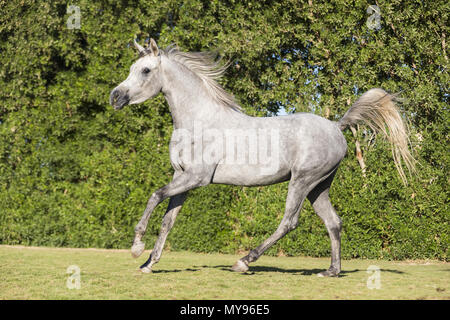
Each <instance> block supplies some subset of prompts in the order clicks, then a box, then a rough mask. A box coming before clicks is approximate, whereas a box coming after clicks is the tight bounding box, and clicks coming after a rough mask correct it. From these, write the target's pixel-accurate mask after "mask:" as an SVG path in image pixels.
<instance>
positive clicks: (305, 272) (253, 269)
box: [152, 265, 405, 278]
mask: <svg viewBox="0 0 450 320" xmlns="http://www.w3.org/2000/svg"><path fill="white" fill-rule="evenodd" d="M207 268H214V269H220V270H223V271H227V272H233V273H235V271H233V270H231V266H228V265H217V266H208V265H202V266H193V267H192V268H186V269H171V270H164V269H163V270H161V269H160V270H152V273H176V272H197V271H200V270H202V269H207ZM322 271H325V269H284V268H278V267H268V266H249V269H248V271H246V272H241V274H242V275H246V276H252V275H257V274H264V273H288V274H292V275H301V276H314V275H317V274H318V273H320V272H322ZM356 272H367V270H365V269H353V270H342V271H341V273H340V274H339V276H338V277H339V278H342V277H346V276H347V275H348V274H351V273H356ZM380 272H382V273H383V272H390V273H396V274H404V273H405V272H403V271H399V270H392V269H380Z"/></svg>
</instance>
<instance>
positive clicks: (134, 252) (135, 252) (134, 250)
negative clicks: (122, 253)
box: [131, 242, 145, 258]
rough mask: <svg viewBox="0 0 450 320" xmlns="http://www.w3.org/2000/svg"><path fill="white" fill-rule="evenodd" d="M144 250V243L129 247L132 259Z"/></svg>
mask: <svg viewBox="0 0 450 320" xmlns="http://www.w3.org/2000/svg"><path fill="white" fill-rule="evenodd" d="M144 249H145V243H144V242H138V243H134V244H133V246H132V247H131V255H132V256H133V258H137V257H139V256H140V255H141V254H142V252H144Z"/></svg>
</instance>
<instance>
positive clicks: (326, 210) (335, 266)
mask: <svg viewBox="0 0 450 320" xmlns="http://www.w3.org/2000/svg"><path fill="white" fill-rule="evenodd" d="M333 178H334V174H332V175H331V176H329V177H328V178H327V179H326V180H324V181H323V182H321V183H320V184H318V185H317V186H316V187H315V188H314V189H313V190H312V191H311V192H310V193H309V194H308V200H309V201H310V202H311V204H312V206H313V208H314V211H315V212H316V213H317V215H318V216H319V217H320V218H321V219H322V220H323V222H324V223H325V226H326V228H327V230H328V234H329V236H330V240H331V266H330V268H329V269H328V270H326V271H323V272H320V273H319V274H318V276H320V277H334V276H337V275H338V274H339V272H341V230H342V221H341V219H340V218H339V216H338V215H337V214H336V211H335V210H334V208H333V206H332V205H331V202H330V198H329V191H330V185H331V182H332V181H333Z"/></svg>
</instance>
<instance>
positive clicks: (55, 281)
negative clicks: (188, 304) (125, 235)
mask: <svg viewBox="0 0 450 320" xmlns="http://www.w3.org/2000/svg"><path fill="white" fill-rule="evenodd" d="M148 254H149V253H148V252H147V251H146V252H144V254H143V255H142V256H141V257H140V258H139V259H137V260H135V259H133V258H132V257H131V255H130V252H129V251H128V250H103V249H66V248H44V247H42V248H36V247H20V246H0V299H163V300H170V299H187V300H189V299H225V300H229V299H231V300H233V299H287V300H291V299H450V264H449V263H445V262H441V261H434V260H430V261H428V260H427V261H423V260H421V261H383V260H356V259H355V260H344V261H343V262H342V269H343V271H342V273H341V276H340V277H339V278H319V277H317V276H316V273H318V272H320V271H322V270H324V269H326V268H328V266H329V259H328V258H309V257H269V256H263V257H261V258H260V259H259V260H258V261H257V262H255V263H253V264H251V265H250V269H249V271H248V272H247V273H244V274H240V273H235V272H232V271H230V267H231V266H232V265H233V264H234V262H235V261H236V260H237V259H238V258H240V257H241V256H237V255H225V254H200V253H192V252H164V253H163V256H162V258H161V261H160V262H159V263H158V264H156V265H155V266H154V268H153V269H154V270H153V273H151V274H143V273H141V272H139V266H140V264H142V263H143V262H145V260H146V259H147V257H148ZM71 265H76V266H78V267H79V270H80V271H81V273H80V284H81V288H80V289H68V287H67V279H68V278H69V277H70V276H71V275H70V274H69V273H67V268H68V267H69V266H71ZM371 265H375V266H377V267H379V269H380V271H379V280H380V281H379V284H380V286H381V287H380V288H379V289H377V288H373V289H369V288H368V284H367V283H368V278H369V277H371V275H375V274H370V273H368V272H367V268H368V267H369V266H371ZM369 283H370V284H375V282H370V281H369Z"/></svg>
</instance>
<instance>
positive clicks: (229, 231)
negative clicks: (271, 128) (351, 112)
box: [0, 0, 450, 260]
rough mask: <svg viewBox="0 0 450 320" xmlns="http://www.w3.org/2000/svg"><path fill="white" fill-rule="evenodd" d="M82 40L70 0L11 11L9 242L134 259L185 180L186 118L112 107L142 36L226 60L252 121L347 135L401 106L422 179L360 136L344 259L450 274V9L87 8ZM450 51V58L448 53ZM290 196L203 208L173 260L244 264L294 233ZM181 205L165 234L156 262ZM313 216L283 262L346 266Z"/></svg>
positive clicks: (236, 198) (232, 85) (336, 199)
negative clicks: (372, 109)
mask: <svg viewBox="0 0 450 320" xmlns="http://www.w3.org/2000/svg"><path fill="white" fill-rule="evenodd" d="M74 4H75V5H78V6H79V7H80V9H81V28H80V29H68V28H67V25H66V21H67V19H68V18H69V15H70V14H68V13H67V2H66V1H51V2H48V3H46V2H42V1H33V0H21V1H18V0H12V1H3V2H1V3H0V7H1V12H2V15H1V16H0V64H1V66H2V67H1V68H0V101H1V104H0V208H1V209H0V210H1V211H0V243H4V244H27V245H52V246H71V247H90V246H95V247H105V248H125V247H128V246H129V245H130V243H131V241H132V237H133V228H134V226H135V224H136V223H137V222H138V220H139V218H140V216H141V214H142V211H143V209H144V207H145V204H146V201H147V199H148V197H149V196H150V194H151V193H152V192H153V191H154V190H155V189H157V188H159V187H161V186H163V185H164V184H165V183H167V182H168V181H169V180H170V178H171V175H172V169H171V167H170V163H169V156H168V142H169V138H170V134H171V131H172V127H171V116H170V113H169V111H168V108H167V105H166V103H165V101H164V98H163V97H162V96H158V98H157V99H154V100H152V101H148V102H145V103H143V104H140V105H137V106H131V107H127V108H126V109H124V110H122V111H120V112H115V111H113V110H112V108H111V107H110V106H109V105H108V96H109V92H110V90H111V89H112V88H113V87H115V86H116V85H117V84H118V83H119V82H121V81H122V80H123V79H125V78H126V76H127V74H128V67H129V66H130V65H131V63H132V61H133V60H134V59H135V58H136V52H135V51H134V50H133V48H131V47H130V45H129V44H130V43H131V41H132V39H133V37H134V35H135V34H136V35H138V37H140V38H141V40H144V39H147V38H148V37H153V38H155V39H156V40H157V41H158V44H159V45H160V46H162V47H165V46H167V45H169V44H171V43H177V44H178V45H179V46H180V47H181V48H182V49H184V50H190V51H193V50H214V49H217V50H219V52H220V54H221V55H222V56H224V57H225V58H226V59H230V60H231V61H232V65H231V67H230V68H229V69H228V71H227V74H226V76H225V77H224V79H223V81H222V84H223V86H224V87H225V88H226V89H227V90H228V91H230V92H233V93H234V94H235V95H236V97H237V98H238V100H239V101H240V103H241V105H242V106H243V107H244V109H245V110H246V112H247V113H249V114H251V115H259V116H260V115H273V114H276V113H277V112H279V111H280V109H281V107H283V108H284V109H285V110H286V111H287V112H314V113H316V114H319V115H322V116H326V117H328V118H329V119H338V118H339V117H341V116H342V115H343V114H344V113H345V111H346V110H347V109H348V107H349V105H350V104H351V102H352V101H354V100H355V99H356V98H357V96H359V95H360V94H361V93H362V92H364V91H366V90H367V89H369V88H372V87H375V86H377V87H382V88H384V89H386V90H388V91H391V92H399V91H401V96H402V97H404V98H405V102H404V104H403V106H402V107H403V111H404V112H405V115H406V116H407V118H408V119H409V121H410V124H411V130H412V136H411V141H412V147H413V149H414V151H415V156H416V157H417V159H418V161H419V165H418V175H417V176H414V177H412V178H411V179H410V184H409V185H408V186H407V187H404V186H403V185H402V184H401V181H400V180H399V178H398V176H397V173H396V171H395V167H394V165H393V162H392V158H391V154H390V150H389V146H388V144H387V143H386V142H385V141H383V140H381V139H376V140H375V141H373V140H372V139H371V137H370V131H364V130H360V131H359V135H360V136H359V137H358V139H360V141H361V144H362V148H363V154H364V158H365V162H366V165H367V172H366V177H363V176H362V174H361V170H360V168H359V166H358V162H357V161H356V159H355V157H354V150H355V145H354V142H355V138H354V137H353V136H352V135H351V133H349V132H347V133H346V137H347V141H348V143H349V152H348V156H347V157H346V159H345V160H344V162H343V163H342V165H341V167H340V169H339V171H338V174H337V176H336V179H335V183H334V185H333V188H332V192H331V198H332V202H333V204H334V205H335V207H336V210H337V211H338V213H339V215H340V216H341V218H342V220H343V222H344V231H343V248H342V253H343V256H344V257H367V258H388V259H408V258H438V259H443V260H447V251H448V246H449V242H450V240H449V234H450V232H449V231H450V230H449V220H450V208H449V204H448V199H449V192H448V183H449V181H448V175H447V168H448V163H449V153H448V137H449V132H448V130H449V112H448V98H449V95H448V83H450V79H449V74H448V66H449V63H448V50H447V47H446V42H445V39H446V36H447V39H448V34H449V27H448V12H449V10H448V9H449V6H448V2H447V1H444V0H440V1H434V2H433V3H430V2H428V1H400V0H394V1H378V6H379V7H380V9H381V28H379V29H377V30H371V29H369V28H368V27H367V25H366V21H367V19H368V17H369V14H368V13H367V12H366V10H367V7H368V6H369V5H370V4H371V3H370V2H368V1H354V2H353V3H352V4H349V3H348V1H343V0H340V1H338V0H335V1H312V2H311V1H302V2H300V1H294V0H283V1H233V0H230V1H218V0H213V1H200V0H186V1H174V0H166V1H156V0H153V1H143V0H142V1H138V0H135V1H108V0H103V1H87V0H80V1H77V2H76V3H74ZM447 42H448V41H447ZM286 190H287V185H286V184H280V185H275V186H270V187H264V188H239V187H231V186H208V187H205V188H201V189H199V190H195V191H193V192H191V195H190V198H189V199H188V200H187V202H186V204H185V206H184V207H183V210H182V213H181V214H180V215H179V217H178V220H177V223H176V224H175V227H174V229H173V230H172V233H171V234H170V236H169V239H168V244H167V245H168V246H170V247H171V248H172V249H189V250H194V251H205V252H211V251H219V252H235V251H239V250H248V249H250V248H253V247H255V246H256V245H258V244H259V243H260V242H261V241H262V240H263V239H265V238H266V237H267V236H268V235H269V234H270V233H272V232H273V231H274V230H275V229H276V227H277V225H278V223H279V221H280V220H281V217H282V214H283V208H284V201H285V197H286ZM166 205H167V201H166V202H164V203H163V204H161V205H160V206H159V207H158V208H157V210H156V211H155V213H154V216H153V217H152V219H151V220H150V224H149V230H148V231H147V235H146V238H147V239H150V240H147V244H148V246H149V247H150V246H152V244H153V242H154V240H155V238H156V236H157V234H158V232H159V224H160V220H161V218H162V215H163V213H164V209H165V206H166ZM329 251H330V249H329V240H328V236H327V234H326V230H325V228H324V226H323V224H322V222H321V221H320V219H319V218H318V217H317V216H316V215H315V214H314V213H313V211H312V208H311V206H310V205H309V204H308V203H306V204H305V206H304V210H303V211H302V214H301V217H300V223H299V226H298V228H297V229H296V230H295V231H293V232H291V233H290V234H288V235H287V236H286V237H285V238H283V239H282V240H281V241H280V242H279V243H277V244H276V245H275V246H274V247H273V248H271V249H270V250H269V254H279V253H283V254H286V255H299V254H301V255H310V256H327V255H329Z"/></svg>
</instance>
